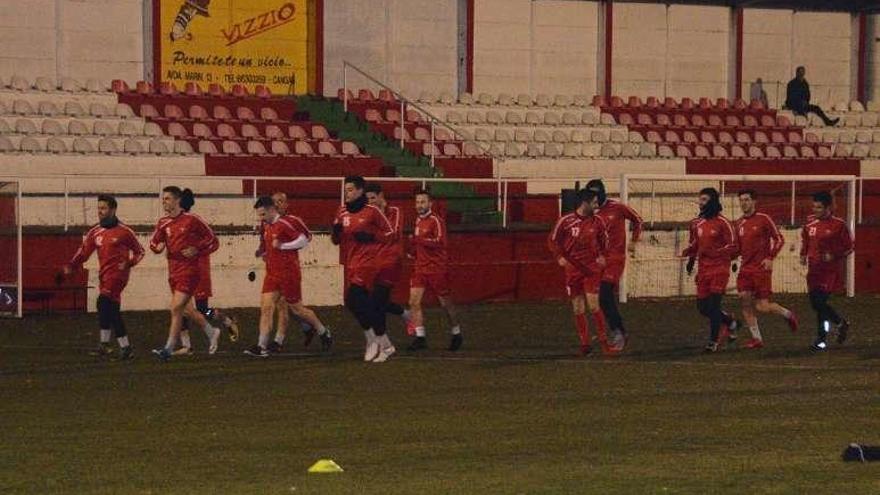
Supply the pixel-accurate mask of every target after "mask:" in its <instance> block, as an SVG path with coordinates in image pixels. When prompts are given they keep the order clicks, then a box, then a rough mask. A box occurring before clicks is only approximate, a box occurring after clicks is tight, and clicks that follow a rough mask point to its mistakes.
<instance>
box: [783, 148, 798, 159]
mask: <svg viewBox="0 0 880 495" xmlns="http://www.w3.org/2000/svg"><path fill="white" fill-rule="evenodd" d="M782 156H784V157H785V158H800V157H801V155H800V153H798V150H797V148H795V147H794V146H791V145H786V146H785V147H783V148H782Z"/></svg>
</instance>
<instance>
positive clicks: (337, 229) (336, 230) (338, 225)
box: [333, 223, 342, 236]
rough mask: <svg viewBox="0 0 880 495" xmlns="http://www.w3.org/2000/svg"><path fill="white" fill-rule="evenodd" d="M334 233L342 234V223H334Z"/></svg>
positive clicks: (336, 234)
mask: <svg viewBox="0 0 880 495" xmlns="http://www.w3.org/2000/svg"><path fill="white" fill-rule="evenodd" d="M333 235H335V236H339V235H342V224H341V223H334V224H333Z"/></svg>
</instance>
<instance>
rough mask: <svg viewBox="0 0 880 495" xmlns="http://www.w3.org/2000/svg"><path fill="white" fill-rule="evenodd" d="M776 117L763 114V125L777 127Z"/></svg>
mask: <svg viewBox="0 0 880 495" xmlns="http://www.w3.org/2000/svg"><path fill="white" fill-rule="evenodd" d="M775 126H776V119H774V118H773V116H772V115H767V114H764V115H761V127H775Z"/></svg>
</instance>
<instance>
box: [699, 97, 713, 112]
mask: <svg viewBox="0 0 880 495" xmlns="http://www.w3.org/2000/svg"><path fill="white" fill-rule="evenodd" d="M699 108H700V110H711V109H712V102H711V101H709V98H705V97H701V98H700V103H699Z"/></svg>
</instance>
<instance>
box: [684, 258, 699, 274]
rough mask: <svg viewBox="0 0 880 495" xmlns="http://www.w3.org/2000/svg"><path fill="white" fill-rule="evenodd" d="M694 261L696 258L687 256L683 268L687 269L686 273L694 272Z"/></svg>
mask: <svg viewBox="0 0 880 495" xmlns="http://www.w3.org/2000/svg"><path fill="white" fill-rule="evenodd" d="M696 262H697V259H696V258H694V257H693V256H691V257H690V258H688V263H687V265H686V266H685V270H687V273H688V275H690V274H692V273H694V263H696Z"/></svg>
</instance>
